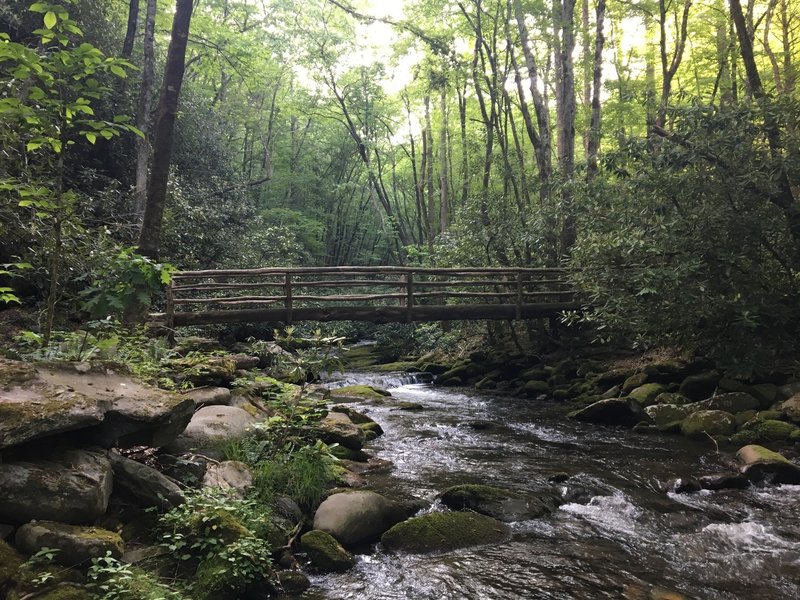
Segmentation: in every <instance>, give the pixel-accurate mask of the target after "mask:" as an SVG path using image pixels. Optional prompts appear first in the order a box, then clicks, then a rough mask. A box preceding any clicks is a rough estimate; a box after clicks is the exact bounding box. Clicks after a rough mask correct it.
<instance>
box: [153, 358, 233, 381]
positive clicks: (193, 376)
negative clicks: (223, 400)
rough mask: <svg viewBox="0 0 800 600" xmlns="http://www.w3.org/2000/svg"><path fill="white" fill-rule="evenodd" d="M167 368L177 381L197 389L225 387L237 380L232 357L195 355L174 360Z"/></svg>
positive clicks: (168, 363)
mask: <svg viewBox="0 0 800 600" xmlns="http://www.w3.org/2000/svg"><path fill="white" fill-rule="evenodd" d="M165 366H166V367H167V368H168V369H169V372H170V376H171V377H172V378H173V379H174V380H175V381H178V382H181V383H187V382H188V383H190V384H192V385H193V386H195V387H201V386H204V385H221V386H225V385H227V384H229V383H230V382H231V381H233V380H234V379H235V378H236V360H235V359H234V358H233V357H230V356H213V355H207V354H193V355H190V356H186V357H183V358H175V359H172V360H170V361H168V362H167V363H166V364H165Z"/></svg>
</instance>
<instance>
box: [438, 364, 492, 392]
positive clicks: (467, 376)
mask: <svg viewBox="0 0 800 600" xmlns="http://www.w3.org/2000/svg"><path fill="white" fill-rule="evenodd" d="M480 376H481V370H480V369H479V367H478V366H477V365H474V364H472V363H466V364H461V365H458V366H455V367H453V368H452V369H450V370H448V371H445V372H444V373H442V374H441V375H439V376H438V377H436V381H435V383H436V385H442V386H451V387H452V386H457V385H463V384H465V383H467V382H469V381H470V380H472V379H477V378H479V377H480Z"/></svg>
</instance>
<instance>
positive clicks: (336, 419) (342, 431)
mask: <svg viewBox="0 0 800 600" xmlns="http://www.w3.org/2000/svg"><path fill="white" fill-rule="evenodd" d="M316 434H317V435H318V436H319V439H321V440H322V441H323V442H325V443H326V444H339V445H340V446H344V447H345V448H349V449H350V450H361V448H362V447H363V446H364V439H365V433H364V430H363V429H361V427H359V426H358V425H356V424H355V423H353V422H352V421H351V420H350V417H348V416H347V415H346V414H344V413H340V412H331V413H328V415H327V416H326V417H325V418H324V419H322V421H320V422H319V424H318V425H317V427H316Z"/></svg>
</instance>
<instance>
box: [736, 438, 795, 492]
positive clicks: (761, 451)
mask: <svg viewBox="0 0 800 600" xmlns="http://www.w3.org/2000/svg"><path fill="white" fill-rule="evenodd" d="M736 458H737V460H738V461H739V463H740V464H741V465H742V467H741V469H740V471H741V473H742V475H744V476H745V477H747V479H749V480H750V481H765V482H768V483H775V484H779V483H788V484H792V485H796V484H798V483H800V467H798V466H797V465H796V464H794V463H793V462H791V461H789V460H788V459H787V458H786V457H785V456H783V455H782V454H779V453H777V452H773V451H772V450H768V449H766V448H764V447H763V446H757V445H755V444H751V445H749V446H744V447H743V448H741V449H740V450H739V452H737V453H736Z"/></svg>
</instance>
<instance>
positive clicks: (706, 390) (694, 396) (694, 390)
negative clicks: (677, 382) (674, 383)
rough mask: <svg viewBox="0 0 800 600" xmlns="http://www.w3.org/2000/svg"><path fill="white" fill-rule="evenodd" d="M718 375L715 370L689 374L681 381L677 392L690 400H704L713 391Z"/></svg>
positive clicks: (718, 378)
mask: <svg viewBox="0 0 800 600" xmlns="http://www.w3.org/2000/svg"><path fill="white" fill-rule="evenodd" d="M719 380H720V375H719V373H717V372H716V371H706V372H705V373H698V374H697V375H689V377H687V378H686V379H684V380H683V382H682V383H681V386H680V389H679V392H680V393H681V394H683V395H684V396H686V397H687V398H689V399H690V400H694V401H697V400H704V399H706V398H708V397H709V396H711V394H713V393H714V390H716V389H717V384H718V383H719Z"/></svg>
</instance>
